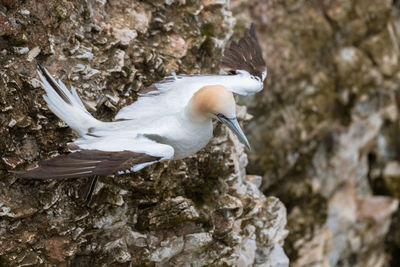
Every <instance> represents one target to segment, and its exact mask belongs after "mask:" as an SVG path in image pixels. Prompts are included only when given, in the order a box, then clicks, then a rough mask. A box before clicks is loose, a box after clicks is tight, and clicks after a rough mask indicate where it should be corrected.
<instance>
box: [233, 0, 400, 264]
mask: <svg viewBox="0 0 400 267" xmlns="http://www.w3.org/2000/svg"><path fill="white" fill-rule="evenodd" d="M233 7H234V9H233V11H234V14H235V16H237V18H238V24H237V29H243V28H244V25H245V24H246V23H247V21H249V20H253V21H255V22H256V24H257V25H258V30H259V39H260V40H261V43H262V46H263V49H264V51H265V58H266V59H267V65H268V70H269V76H268V80H267V85H266V90H264V91H263V93H262V94H259V95H257V96H256V97H253V98H246V99H243V101H242V102H243V103H245V104H246V105H247V106H249V107H250V109H249V110H250V113H251V114H253V115H254V120H252V122H250V123H249V124H248V125H247V131H248V132H249V133H250V136H251V140H252V142H253V146H254V148H255V149H254V151H255V152H254V153H252V154H250V155H249V159H250V160H249V161H250V162H251V165H250V166H249V168H248V171H249V172H250V173H256V174H258V175H262V176H263V183H262V190H263V191H264V193H265V194H266V195H267V196H271V195H273V196H277V197H279V198H280V199H281V200H282V201H283V202H284V204H285V205H286V207H287V209H288V230H289V235H288V238H287V239H286V241H285V251H286V252H287V253H288V256H289V257H290V259H291V265H292V266H311V265H312V266H337V265H338V266H387V265H388V264H389V262H390V261H392V263H393V264H394V265H393V266H398V263H399V258H398V257H399V256H398V255H399V253H398V252H399V248H400V246H399V244H400V241H399V240H400V239H399V231H398V222H399V217H400V216H399V212H398V211H397V212H396V210H397V209H398V199H397V198H398V197H399V191H398V189H399V188H400V187H399V184H400V183H399V177H400V172H399V163H398V161H399V159H400V157H399V151H400V150H399V149H398V148H399V142H398V138H399V137H398V136H399V130H398V129H399V128H398V127H399V126H398V103H399V97H398V94H396V92H398V90H399V77H400V76H399V74H400V69H399V41H400V34H399V33H400V31H399V29H400V27H399V25H400V24H399V22H400V16H399V11H400V9H399V4H398V1H390V0H387V1H386V0H385V1H365V0H353V1H347V0H346V1H334V0H332V1H331V0H324V1H317V0H315V1H259V0H254V1H250V2H247V1H234V2H233ZM396 99H397V100H396ZM396 102H397V104H396ZM395 212H396V215H395V216H394V218H393V220H392V215H393V214H394V213H395ZM391 223H392V225H391ZM390 225H391V226H390ZM385 242H386V244H387V245H388V246H387V247H385ZM396 263H397V265H396Z"/></svg>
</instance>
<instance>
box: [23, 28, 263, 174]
mask: <svg viewBox="0 0 400 267" xmlns="http://www.w3.org/2000/svg"><path fill="white" fill-rule="evenodd" d="M221 65H222V67H223V68H224V69H226V70H227V71H228V73H227V74H222V75H172V76H169V77H166V78H165V79H164V80H162V81H161V82H159V83H155V84H153V85H151V86H150V87H148V88H146V89H144V90H142V91H141V92H140V97H139V98H138V100H137V101H136V102H135V103H133V104H131V105H130V106H127V107H124V108H122V109H121V110H120V111H119V112H118V114H117V115H116V117H115V119H116V120H115V121H112V122H103V121H100V120H97V119H95V118H94V117H93V116H92V115H91V114H90V113H89V112H88V111H87V110H86V108H85V106H84V105H83V103H82V101H81V99H80V98H79V96H78V94H77V92H76V90H75V88H74V87H71V91H70V90H68V89H67V87H66V86H65V85H64V83H63V82H62V81H61V80H58V81H56V80H55V79H54V78H53V77H52V75H51V74H50V73H49V72H48V71H47V70H46V69H45V68H44V67H42V66H40V65H38V74H39V77H40V79H41V81H42V85H43V88H44V90H45V91H46V94H45V95H44V96H43V98H44V100H45V101H46V103H47V105H48V107H49V108H50V109H51V110H52V111H53V113H54V114H55V115H57V116H58V117H59V118H60V119H61V120H63V121H64V122H65V123H66V124H68V126H69V127H71V128H72V129H73V130H74V131H75V132H76V133H77V134H78V135H79V138H78V139H77V140H75V141H74V142H71V143H68V144H67V147H68V149H69V151H70V152H69V153H68V154H65V155H60V156H56V157H54V158H51V159H48V160H44V161H41V162H40V163H39V166H38V167H36V168H34V169H31V170H28V171H26V172H18V173H17V175H18V177H21V178H33V179H47V178H56V179H57V178H59V179H61V178H76V177H85V176H94V177H97V176H105V175H109V174H124V173H130V172H136V171H138V170H140V169H142V168H144V167H146V166H149V165H151V164H154V163H156V162H160V161H165V160H170V159H182V158H185V157H187V156H189V155H192V154H194V153H196V152H197V151H199V150H200V149H202V148H203V147H204V146H206V145H207V143H208V142H209V141H210V139H211V138H212V136H213V124H212V120H213V119H217V120H219V121H220V122H222V123H223V124H225V125H226V126H228V127H229V129H231V130H232V131H233V132H234V133H235V134H236V135H237V136H238V138H239V140H240V141H241V142H242V143H244V144H245V145H246V146H247V147H249V142H248V141H247V139H246V136H245V135H244V133H243V131H242V130H241V128H240V126H239V123H238V121H237V119H236V111H235V108H236V103H235V99H234V95H233V93H236V94H240V95H250V94H254V93H256V92H258V91H260V90H262V88H263V81H264V79H265V78H266V76H267V71H266V65H265V62H264V60H263V58H262V51H261V48H260V45H259V43H258V40H257V37H256V33H255V27H254V25H251V27H250V29H246V31H245V34H244V37H243V38H241V39H240V40H239V42H232V44H231V45H230V47H228V48H226V49H225V53H224V56H223V59H222V62H221Z"/></svg>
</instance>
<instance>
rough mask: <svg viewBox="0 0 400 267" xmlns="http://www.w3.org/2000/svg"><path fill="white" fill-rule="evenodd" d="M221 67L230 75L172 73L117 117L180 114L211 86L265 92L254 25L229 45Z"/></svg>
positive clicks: (245, 92) (242, 92)
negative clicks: (200, 90) (194, 95)
mask: <svg viewBox="0 0 400 267" xmlns="http://www.w3.org/2000/svg"><path fill="white" fill-rule="evenodd" d="M221 66H222V67H223V68H224V69H225V70H227V71H228V73H229V74H222V75H209V74H191V75H175V74H173V75H171V76H168V77H165V78H164V79H163V80H162V81H160V82H157V83H154V84H152V85H151V86H149V87H147V88H144V89H142V90H141V91H139V92H138V93H139V98H138V100H137V101H136V102H135V103H133V104H132V105H129V106H127V107H124V108H122V109H121V110H120V111H119V112H118V114H117V116H116V117H115V118H116V119H143V118H145V117H149V116H157V115H160V114H163V115H165V114H166V115H168V114H174V113H179V112H181V111H182V109H183V108H184V107H185V106H186V105H187V103H188V102H189V101H190V98H191V97H192V96H193V94H194V93H195V92H196V91H197V90H199V89H200V88H202V87H204V86H207V85H222V86H224V87H226V88H227V89H228V90H230V91H232V92H233V93H236V94H239V95H252V94H255V93H257V92H259V91H261V90H262V89H263V87H264V85H263V81H264V79H265V78H266V76H267V69H266V65H265V61H264V59H263V58H262V51H261V48H260V45H259V43H258V40H257V36H256V33H255V27H254V25H251V27H250V29H247V30H246V32H245V35H244V37H243V38H241V39H240V40H239V42H237V43H236V42H232V44H231V46H230V47H228V48H226V50H225V54H224V57H223V59H222V62H221Z"/></svg>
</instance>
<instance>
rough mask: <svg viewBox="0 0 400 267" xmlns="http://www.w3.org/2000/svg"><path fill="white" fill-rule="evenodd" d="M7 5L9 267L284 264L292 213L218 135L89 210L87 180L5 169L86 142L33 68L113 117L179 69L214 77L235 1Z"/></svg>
mask: <svg viewBox="0 0 400 267" xmlns="http://www.w3.org/2000/svg"><path fill="white" fill-rule="evenodd" d="M3 2H4V4H1V5H0V22H1V23H2V25H5V27H2V28H1V29H0V53H1V57H0V63H1V66H2V67H1V68H0V88H1V90H0V109H1V113H0V133H1V137H2V141H1V142H0V149H1V151H2V155H1V161H0V166H1V170H0V171H1V176H0V226H1V227H0V233H1V234H0V265H5V266H10V265H12V266H36V265H43V266H48V265H63V264H64V265H72V266H90V265H122V266H125V265H133V266H144V265H153V266H154V265H155V266H165V265H182V266H183V265H185V264H187V263H190V264H191V265H193V266H209V265H214V266H227V265H229V266H233V265H235V264H238V263H240V264H241V266H276V265H277V264H281V265H282V266H285V265H287V264H288V260H287V257H286V255H285V253H284V252H283V250H282V245H283V240H284V238H285V236H286V234H287V232H286V230H285V224H286V210H285V207H284V206H283V205H282V203H281V202H280V201H279V200H278V199H277V198H274V197H268V198H267V197H265V196H264V195H263V194H262V192H261V191H260V189H259V186H260V181H261V178H260V177H257V176H246V171H245V167H246V165H247V156H246V153H245V151H244V148H243V146H242V145H241V144H240V143H239V141H238V140H237V139H236V137H235V136H233V135H231V134H230V132H229V131H227V130H226V129H225V128H222V127H221V126H217V128H216V130H215V136H216V137H215V138H214V139H213V140H212V142H211V143H210V144H209V145H208V146H207V147H206V148H205V149H204V150H202V151H201V152H199V153H198V154H196V155H194V156H192V157H189V158H187V159H185V160H181V161H170V162H164V163H160V164H157V165H155V166H150V167H148V168H146V169H144V170H142V171H141V172H139V173H135V174H127V175H123V176H109V177H101V178H100V179H99V182H98V184H97V186H96V188H95V190H94V194H93V199H92V201H91V202H90V204H88V205H87V204H86V203H85V202H84V201H83V195H84V192H85V190H86V188H87V185H88V184H87V182H88V180H87V179H71V180H45V181H34V180H18V179H16V178H15V175H13V174H10V173H9V172H8V171H9V170H21V169H25V168H30V167H34V166H35V165H36V164H37V163H38V161H39V160H41V159H45V158H49V157H52V156H55V155H58V154H62V153H66V146H65V144H66V142H69V141H71V140H73V139H74V138H75V137H76V136H75V135H74V133H73V132H72V131H71V130H70V129H69V128H68V127H67V126H66V125H65V123H62V122H60V121H59V120H58V119H57V117H56V116H55V115H54V114H52V113H51V111H50V110H49V109H48V108H47V106H46V104H45V102H44V100H43V99H42V97H41V96H42V95H43V90H42V88H41V86H40V83H39V81H38V79H37V77H36V67H35V61H36V60H37V61H39V62H41V64H43V65H44V66H46V68H48V70H49V71H50V72H51V73H52V74H54V76H55V77H57V78H59V79H61V80H63V81H64V82H65V83H66V84H67V85H68V86H74V87H75V88H76V89H77V91H78V93H79V95H80V96H82V100H83V101H84V103H85V105H86V106H87V108H88V110H90V112H92V113H93V114H94V115H95V117H97V118H99V119H103V120H110V119H111V118H112V117H113V116H114V115H115V114H116V112H117V111H118V110H119V109H120V108H121V107H123V106H126V105H128V104H131V103H133V101H135V100H136V97H137V95H136V92H137V91H138V90H139V89H141V88H142V87H144V86H147V85H150V84H151V83H153V82H156V81H158V80H160V79H161V78H162V77H164V76H166V75H169V74H170V73H171V72H172V71H175V72H177V73H200V72H202V73H216V72H218V61H219V58H220V56H221V53H222V49H223V47H224V46H225V44H226V43H227V40H228V39H229V37H230V36H231V34H232V32H233V25H234V18H233V17H232V14H231V13H230V12H229V11H228V9H227V2H226V1H125V0H124V1H114V0H111V1H87V2H82V1H81V2H79V1H78V2H77V1H61V2H60V1H55V2H54V1H53V2H45V1H3ZM240 110H241V119H242V120H243V119H246V118H248V116H247V115H246V112H245V109H243V108H242V109H240Z"/></svg>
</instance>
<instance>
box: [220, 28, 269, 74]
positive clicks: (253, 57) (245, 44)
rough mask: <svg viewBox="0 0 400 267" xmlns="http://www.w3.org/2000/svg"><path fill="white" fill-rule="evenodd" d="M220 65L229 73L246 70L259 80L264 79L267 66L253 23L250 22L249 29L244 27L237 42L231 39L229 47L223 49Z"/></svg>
mask: <svg viewBox="0 0 400 267" xmlns="http://www.w3.org/2000/svg"><path fill="white" fill-rule="evenodd" d="M221 67H222V68H224V69H225V70H226V71H227V72H229V73H236V72H237V71H246V72H248V73H249V74H251V75H253V76H255V77H258V78H259V79H260V81H264V79H265V78H266V76H267V66H266V64H265V61H264V59H263V56H262V50H261V47H260V44H259V43H258V39H257V35H256V29H255V26H254V24H251V26H250V29H246V31H245V33H244V36H243V38H241V39H240V40H239V42H235V41H233V42H232V43H231V45H230V47H227V48H226V49H225V53H224V57H223V58H222V61H221Z"/></svg>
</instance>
